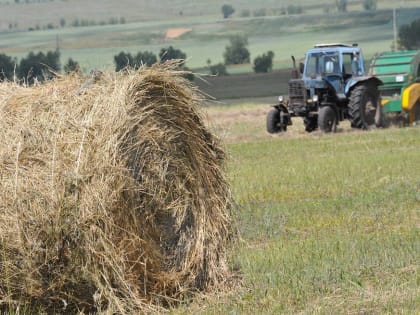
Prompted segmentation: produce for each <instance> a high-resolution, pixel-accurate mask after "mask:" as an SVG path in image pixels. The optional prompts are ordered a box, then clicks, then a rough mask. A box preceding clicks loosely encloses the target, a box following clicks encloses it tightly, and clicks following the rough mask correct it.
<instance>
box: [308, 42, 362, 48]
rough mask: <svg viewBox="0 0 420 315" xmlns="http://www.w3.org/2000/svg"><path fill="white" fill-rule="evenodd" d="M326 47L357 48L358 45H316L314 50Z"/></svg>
mask: <svg viewBox="0 0 420 315" xmlns="http://www.w3.org/2000/svg"><path fill="white" fill-rule="evenodd" d="M325 47H357V44H353V45H347V44H342V43H332V44H316V45H315V46H314V48H325Z"/></svg>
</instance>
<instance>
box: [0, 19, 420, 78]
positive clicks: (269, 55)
mask: <svg viewBox="0 0 420 315" xmlns="http://www.w3.org/2000/svg"><path fill="white" fill-rule="evenodd" d="M419 34H420V19H417V20H415V21H413V22H412V23H411V24H407V25H403V26H401V27H400V29H399V42H398V44H399V49H419V48H420V35H419ZM247 46H248V39H247V37H245V36H240V35H235V36H232V37H231V38H230V43H229V44H228V45H227V46H226V47H225V51H224V54H223V58H224V63H222V62H220V63H217V64H212V62H211V60H210V59H208V60H207V68H208V71H209V73H210V74H212V75H227V74H228V72H227V69H226V66H227V65H235V64H248V63H250V62H251V56H250V52H249V50H248V48H247ZM273 58H274V53H273V52H272V51H267V52H266V53H263V54H262V55H260V56H257V57H256V58H254V60H253V70H254V72H256V73H261V72H269V71H271V70H272V68H273ZM170 59H178V60H180V65H179V67H180V69H182V70H189V69H188V68H187V67H186V66H185V60H186V59H187V55H186V53H185V52H183V51H182V50H180V49H176V48H174V47H173V46H169V47H166V48H162V49H161V50H160V52H159V53H158V55H155V54H154V53H152V52H150V51H139V52H138V53H136V54H134V55H133V54H131V53H128V52H124V51H121V52H120V53H119V54H117V55H115V56H114V64H115V70H116V71H122V70H124V69H126V68H133V69H138V68H139V67H141V66H143V65H145V66H151V65H153V64H155V63H158V62H165V61H167V60H170ZM62 70H63V71H64V72H65V73H70V72H74V71H80V70H81V69H80V65H79V63H78V62H77V61H75V60H73V59H72V58H69V59H68V60H67V62H66V63H65V64H64V66H63V67H62V65H61V63H60V52H59V50H56V51H48V52H47V53H43V52H38V53H34V52H29V53H28V55H27V56H26V57H24V58H22V59H21V60H20V62H18V60H17V59H16V58H13V57H10V56H8V55H6V54H3V53H0V81H5V80H8V81H12V80H14V81H20V82H24V83H26V84H33V83H35V82H41V81H44V80H48V79H51V78H53V77H54V76H56V74H57V73H60V72H62ZM186 76H187V77H188V79H190V80H192V79H193V75H192V74H189V75H186Z"/></svg>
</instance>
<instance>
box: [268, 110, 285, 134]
mask: <svg viewBox="0 0 420 315" xmlns="http://www.w3.org/2000/svg"><path fill="white" fill-rule="evenodd" d="M267 131H268V132H269V133H278V132H280V131H282V126H281V124H280V110H278V109H277V108H273V109H271V110H270V111H269V112H268V114H267Z"/></svg>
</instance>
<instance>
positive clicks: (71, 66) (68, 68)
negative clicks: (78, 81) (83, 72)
mask: <svg viewBox="0 0 420 315" xmlns="http://www.w3.org/2000/svg"><path fill="white" fill-rule="evenodd" d="M79 71H80V65H79V63H78V62H77V61H75V60H73V59H72V58H69V59H68V60H67V63H66V64H65V65H64V72H65V73H72V72H79Z"/></svg>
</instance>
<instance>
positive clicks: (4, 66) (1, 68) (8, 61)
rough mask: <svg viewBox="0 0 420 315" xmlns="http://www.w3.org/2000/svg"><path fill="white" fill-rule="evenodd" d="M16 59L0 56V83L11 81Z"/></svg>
mask: <svg viewBox="0 0 420 315" xmlns="http://www.w3.org/2000/svg"><path fill="white" fill-rule="evenodd" d="M15 65H16V59H13V58H12V57H10V56H7V55H5V54H0V82H1V81H4V80H13V75H14V71H15Z"/></svg>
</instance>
